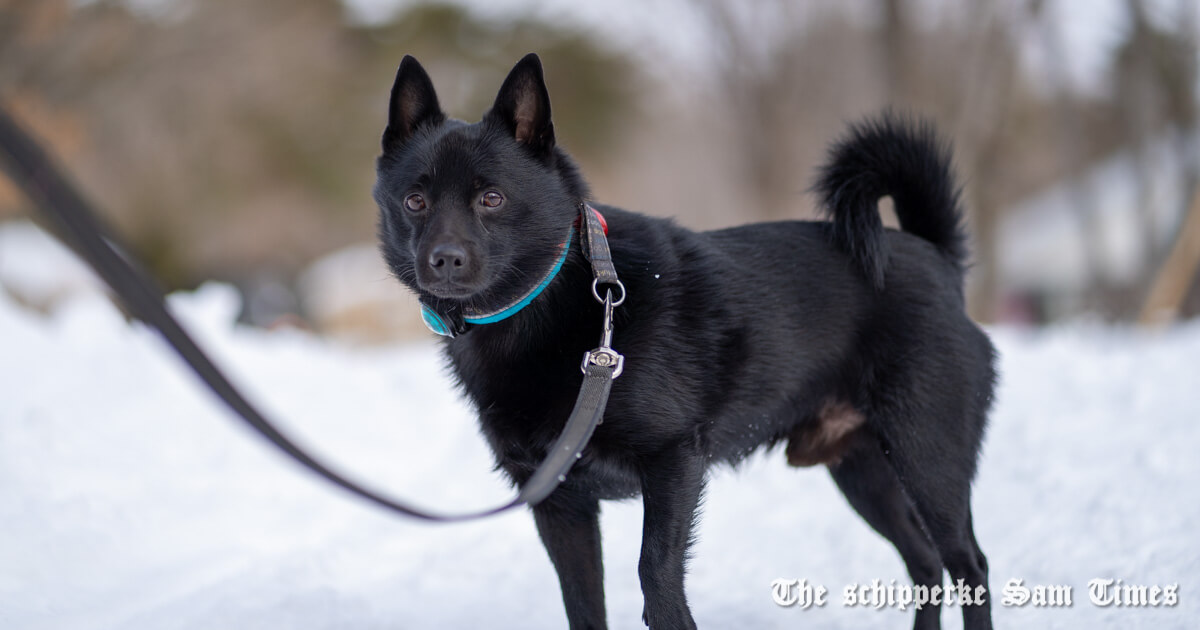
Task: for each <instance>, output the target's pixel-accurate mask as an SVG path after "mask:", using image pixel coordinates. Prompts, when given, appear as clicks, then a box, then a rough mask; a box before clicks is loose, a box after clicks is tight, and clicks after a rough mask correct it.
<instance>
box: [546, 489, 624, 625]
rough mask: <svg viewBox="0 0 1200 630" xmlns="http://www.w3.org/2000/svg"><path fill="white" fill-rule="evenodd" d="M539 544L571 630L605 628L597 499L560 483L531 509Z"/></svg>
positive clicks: (598, 504)
mask: <svg viewBox="0 0 1200 630" xmlns="http://www.w3.org/2000/svg"><path fill="white" fill-rule="evenodd" d="M533 519H534V522H535V523H537V530H538V534H539V535H540V536H541V538H542V544H543V545H545V547H546V551H547V552H548V553H549V555H550V561H551V562H552V563H553V564H554V569H555V571H557V572H558V581H559V585H560V586H561V587H562V596H563V604H564V605H565V606H566V609H567V621H568V622H569V623H570V627H571V630H603V629H604V628H607V627H608V625H607V621H606V619H605V612H604V564H603V558H602V556H601V549H600V502H599V501H598V500H596V499H594V498H587V497H579V496H576V495H573V494H571V492H570V489H569V488H565V487H562V486H560V487H559V489H558V490H556V491H555V492H554V493H553V494H551V495H550V496H549V497H547V498H546V499H545V500H544V501H542V502H541V503H539V504H537V505H536V506H534V508H533Z"/></svg>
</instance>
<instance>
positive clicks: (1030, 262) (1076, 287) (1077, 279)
mask: <svg viewBox="0 0 1200 630" xmlns="http://www.w3.org/2000/svg"><path fill="white" fill-rule="evenodd" d="M1186 142H1187V140H1186V139H1183V138H1180V137H1179V136H1177V135H1175V134H1171V135H1170V136H1166V137H1163V138H1160V139H1159V140H1157V141H1155V142H1153V143H1150V144H1149V145H1147V146H1146V147H1145V150H1144V154H1143V155H1142V156H1140V159H1139V156H1137V155H1135V154H1134V153H1133V152H1132V151H1126V152H1122V153H1119V154H1116V155H1114V156H1112V157H1110V158H1108V159H1106V160H1104V161H1103V162H1101V163H1099V164H1098V165H1096V166H1093V167H1092V168H1091V169H1089V170H1087V171H1086V172H1084V173H1083V174H1082V175H1081V176H1079V177H1077V178H1074V179H1071V180H1066V181H1063V182H1060V183H1058V184H1056V185H1054V186H1053V187H1051V188H1049V189H1048V190H1046V191H1044V192H1042V193H1040V194H1038V195H1036V196H1034V197H1032V198H1030V199H1028V200H1026V201H1024V202H1022V203H1020V204H1019V205H1017V206H1016V207H1014V208H1012V209H1010V211H1008V212H1006V213H1005V214H1004V215H1003V217H1002V218H1001V221H1000V229H999V232H998V238H999V241H1000V242H999V243H998V244H997V252H998V256H999V260H998V265H999V269H998V273H999V284H1000V290H1001V293H1002V295H1004V296H1005V297H1006V298H1010V299H1013V298H1015V299H1018V300H1019V299H1021V298H1034V299H1037V300H1039V301H1041V303H1042V306H1043V308H1044V309H1045V314H1046V315H1048V316H1049V317H1051V318H1057V317H1059V316H1063V315H1070V314H1073V313H1078V312H1079V310H1080V309H1081V308H1082V307H1083V306H1084V305H1083V298H1084V295H1083V294H1084V291H1085V289H1086V288H1087V287H1088V286H1091V285H1092V284H1093V283H1094V281H1095V280H1100V281H1102V282H1105V283H1107V284H1113V285H1129V284H1131V283H1134V282H1136V281H1137V280H1138V279H1139V278H1142V277H1144V274H1145V273H1146V272H1147V270H1148V266H1150V265H1153V264H1155V260H1153V258H1154V252H1155V251H1156V250H1157V251H1161V249H1162V248H1164V247H1170V243H1171V242H1172V241H1173V239H1174V236H1175V232H1176V230H1177V229H1178V227H1179V224H1180V221H1181V220H1182V218H1183V215H1184V212H1185V211H1186V209H1187V204H1188V199H1186V198H1185V195H1186V194H1187V191H1186V190H1185V186H1186V182H1185V179H1186V168H1185V164H1184V161H1183V160H1182V159H1180V155H1181V153H1182V151H1183V150H1194V143H1195V138H1192V139H1191V144H1192V148H1190V149H1181V147H1183V146H1185V143H1186Z"/></svg>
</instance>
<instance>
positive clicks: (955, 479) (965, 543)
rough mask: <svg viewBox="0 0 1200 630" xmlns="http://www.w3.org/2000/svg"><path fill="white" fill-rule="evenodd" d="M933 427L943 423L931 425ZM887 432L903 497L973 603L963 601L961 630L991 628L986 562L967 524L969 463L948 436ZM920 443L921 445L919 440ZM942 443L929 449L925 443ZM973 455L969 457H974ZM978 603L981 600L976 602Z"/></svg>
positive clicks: (959, 595) (899, 430) (890, 458)
mask: <svg viewBox="0 0 1200 630" xmlns="http://www.w3.org/2000/svg"><path fill="white" fill-rule="evenodd" d="M931 424H932V425H933V426H945V425H944V424H939V423H931ZM893 428H894V429H896V430H892V431H888V435H887V439H888V444H887V448H886V450H885V455H886V457H887V460H888V461H889V462H890V463H891V464H892V467H893V468H894V470H895V471H896V473H897V475H898V477H899V479H900V483H901V485H902V486H903V487H904V490H905V492H906V493H907V494H908V496H909V497H910V498H911V499H912V501H913V505H914V506H915V507H916V509H917V512H918V513H919V514H920V515H921V522H922V523H923V524H924V525H925V529H926V531H927V532H928V533H929V537H930V539H931V540H932V541H933V544H934V546H935V547H937V550H938V553H939V555H940V556H941V558H942V564H943V565H945V567H946V570H947V571H949V572H950V577H951V578H952V579H953V580H955V582H956V583H957V582H958V581H959V580H961V581H962V582H963V583H964V584H965V586H966V587H967V589H965V590H967V591H969V596H970V599H971V603H969V604H967V603H965V602H963V599H962V597H963V595H964V594H963V593H961V592H959V593H957V597H956V600H957V601H958V602H960V603H963V606H962V614H963V627H964V628H966V630H990V629H991V627H992V612H991V610H992V608H991V593H990V592H988V591H987V585H988V566H987V558H986V557H985V556H984V555H983V551H982V550H981V549H980V548H979V543H978V542H977V541H976V540H975V532H974V528H973V527H972V524H971V470H970V469H971V464H970V463H969V462H967V461H966V460H962V459H958V460H956V458H955V454H957V455H960V456H966V455H965V450H964V449H962V447H961V445H957V446H958V448H955V446H956V445H954V444H950V443H949V441H950V440H952V439H954V438H953V437H952V436H948V435H946V434H941V435H937V436H931V435H929V434H928V433H927V434H926V435H924V436H921V439H917V438H918V436H917V435H915V434H914V433H913V432H909V431H906V430H905V429H903V428H901V427H899V426H896V427H893ZM922 439H923V440H924V441H922ZM929 440H933V441H941V442H942V443H941V444H930V443H929V442H928V441H929ZM974 454H975V453H974V451H972V452H971V453H970V457H972V458H973V457H974ZM979 600H982V601H979Z"/></svg>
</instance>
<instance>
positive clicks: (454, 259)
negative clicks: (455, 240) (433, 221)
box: [429, 243, 467, 275]
mask: <svg viewBox="0 0 1200 630" xmlns="http://www.w3.org/2000/svg"><path fill="white" fill-rule="evenodd" d="M466 264H467V252H466V250H464V249H463V248H461V247H459V246H458V245H454V244H451V243H445V244H442V245H438V246H437V247H434V248H433V251H431V252H429V266H430V267H432V268H433V270H434V271H435V272H437V273H438V274H440V275H446V274H449V273H452V272H453V271H454V270H456V269H461V268H462V267H464V266H465V265H466Z"/></svg>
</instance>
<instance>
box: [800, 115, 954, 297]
mask: <svg viewBox="0 0 1200 630" xmlns="http://www.w3.org/2000/svg"><path fill="white" fill-rule="evenodd" d="M950 160H951V158H950V147H949V145H947V144H945V143H943V142H942V141H941V140H940V139H939V138H938V136H937V134H936V133H935V132H934V129H933V126H932V125H930V124H929V123H928V122H925V121H907V120H905V119H904V118H903V117H901V116H899V115H897V114H894V113H892V112H886V113H884V114H883V115H882V116H879V117H878V118H874V119H867V120H865V121H863V122H860V123H858V124H855V125H853V126H851V127H850V131H849V133H848V134H847V135H846V136H845V137H844V138H842V139H841V140H839V141H838V142H837V143H835V144H834V145H833V147H832V149H831V150H830V160H829V162H828V163H827V164H826V165H825V166H823V167H822V168H821V169H820V172H819V177H818V179H817V183H816V185H815V186H814V187H813V188H814V190H815V191H816V192H817V193H818V194H820V196H821V205H822V210H823V212H824V214H825V215H826V216H827V217H828V218H829V219H830V220H831V221H832V222H833V234H834V239H835V240H836V242H837V244H838V245H839V246H840V247H842V248H844V249H845V251H846V252H847V253H849V254H850V255H851V256H852V257H853V258H854V260H855V262H856V263H857V264H858V265H859V266H860V267H861V268H862V271H863V273H865V274H866V276H867V278H868V279H869V280H870V281H871V283H872V284H874V286H875V288H877V289H882V288H883V276H884V268H885V267H886V265H887V257H888V250H887V241H886V240H885V239H884V232H883V221H882V220H881V219H880V217H879V198H880V197H883V196H884V195H888V196H890V197H891V198H892V201H893V203H894V205H895V208H896V216H897V218H899V219H900V227H901V228H902V229H903V230H904V231H905V232H909V233H912V234H914V235H916V236H919V237H921V238H923V239H925V240H927V241H929V242H930V243H933V245H934V246H936V247H937V248H938V251H940V252H941V253H942V255H943V256H945V257H946V259H947V260H949V261H950V262H952V263H953V264H954V265H956V266H957V267H958V268H959V270H960V271H962V270H964V269H965V265H966V259H967V244H966V236H965V235H964V233H963V229H962V225H961V221H962V211H961V209H960V208H959V189H958V187H957V185H956V184H955V181H954V174H953V172H952V171H951V167H950Z"/></svg>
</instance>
